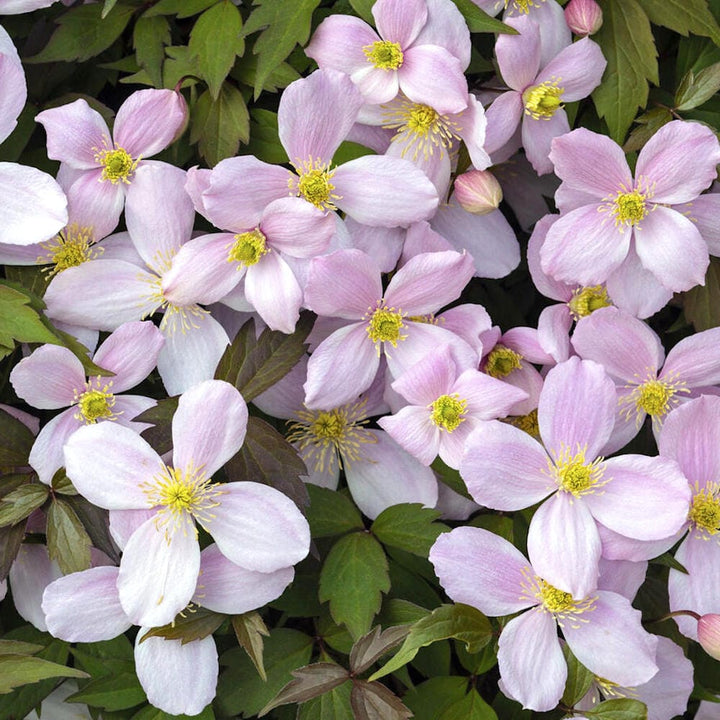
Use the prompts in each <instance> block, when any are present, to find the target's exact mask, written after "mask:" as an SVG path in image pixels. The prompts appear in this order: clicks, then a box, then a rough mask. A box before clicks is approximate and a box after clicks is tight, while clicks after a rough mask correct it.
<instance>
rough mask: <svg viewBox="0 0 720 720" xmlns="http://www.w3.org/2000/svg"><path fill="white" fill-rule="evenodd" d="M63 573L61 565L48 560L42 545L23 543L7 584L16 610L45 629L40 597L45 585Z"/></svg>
mask: <svg viewBox="0 0 720 720" xmlns="http://www.w3.org/2000/svg"><path fill="white" fill-rule="evenodd" d="M61 576H62V572H61V571H60V567H59V566H58V564H57V563H56V562H55V561H54V560H50V557H49V556H48V551H47V547H45V545H37V544H32V545H31V544H29V543H23V544H22V545H21V546H20V550H19V551H18V554H17V557H16V558H15V561H14V562H13V564H12V566H11V567H10V574H9V575H8V578H9V579H10V588H11V589H12V594H13V603H14V605H15V610H17V612H18V615H20V617H21V618H23V620H27V621H28V622H29V623H32V624H33V625H34V626H35V627H36V628H37V629H38V630H42V631H43V632H46V631H47V625H46V624H45V613H44V612H43V610H42V607H41V604H42V597H43V592H44V591H45V588H46V587H47V586H48V585H49V584H50V583H51V582H53V581H54V580H57V579H58V578H59V577H61Z"/></svg>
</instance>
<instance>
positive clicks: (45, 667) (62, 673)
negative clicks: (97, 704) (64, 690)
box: [0, 654, 89, 694]
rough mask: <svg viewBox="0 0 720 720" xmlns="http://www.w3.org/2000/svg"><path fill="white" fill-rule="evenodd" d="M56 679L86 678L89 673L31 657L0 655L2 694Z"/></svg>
mask: <svg viewBox="0 0 720 720" xmlns="http://www.w3.org/2000/svg"><path fill="white" fill-rule="evenodd" d="M56 677H73V678H86V677H89V676H88V674H87V673H84V672H83V671H82V670H76V669H75V668H69V667H65V666H64V665H59V664H58V663H54V662H50V661H49V660H43V659H42V658H39V657H34V656H29V655H20V654H17V655H14V654H7V655H5V654H4V655H0V693H1V694H5V693H9V692H10V691H11V690H12V689H13V688H16V687H19V686H21V685H29V684H31V683H36V682H39V681H40V680H46V679H48V678H56Z"/></svg>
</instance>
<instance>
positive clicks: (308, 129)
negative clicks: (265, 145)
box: [278, 68, 363, 167]
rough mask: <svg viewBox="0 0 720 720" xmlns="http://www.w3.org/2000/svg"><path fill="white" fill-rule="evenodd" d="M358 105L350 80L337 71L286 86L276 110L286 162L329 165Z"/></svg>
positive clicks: (321, 72) (360, 101) (318, 72)
mask: <svg viewBox="0 0 720 720" xmlns="http://www.w3.org/2000/svg"><path fill="white" fill-rule="evenodd" d="M362 104H363V98H362V95H361V94H360V92H359V91H358V89H357V88H356V87H355V85H354V84H353V82H352V80H351V79H350V78H349V77H348V76H347V75H346V74H344V73H342V72H340V71H338V70H333V69H330V68H328V69H325V70H316V71H315V72H314V73H312V74H311V75H309V76H308V77H306V78H303V79H300V80H296V81H295V82H294V83H292V84H290V85H289V86H288V88H287V89H286V90H285V92H283V94H282V97H281V98H280V106H279V107H278V135H279V138H280V143H281V145H282V146H283V147H284V148H285V151H286V152H287V154H288V157H289V158H290V162H292V163H294V164H295V166H296V167H297V166H300V165H302V163H304V162H307V161H309V160H313V161H316V162H317V161H320V162H322V163H328V162H330V160H331V159H332V156H333V155H334V154H335V151H336V150H337V148H338V146H339V145H340V143H341V142H342V141H343V140H344V139H345V136H346V135H347V134H348V132H350V128H351V127H352V126H353V123H354V122H355V119H356V118H357V114H358V111H359V110H360V107H361V105H362Z"/></svg>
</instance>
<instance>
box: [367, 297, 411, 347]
mask: <svg viewBox="0 0 720 720" xmlns="http://www.w3.org/2000/svg"><path fill="white" fill-rule="evenodd" d="M365 317H366V319H367V320H368V324H367V327H366V328H365V330H366V332H367V334H368V337H369V338H370V340H371V341H372V342H373V343H375V345H376V346H377V347H378V350H379V343H381V342H389V343H390V344H391V345H392V346H393V347H397V344H398V341H400V340H404V339H405V338H406V337H407V335H404V334H403V333H402V332H401V330H402V329H403V328H404V327H406V326H405V324H404V323H403V314H402V312H400V311H399V310H395V308H389V307H385V306H383V305H381V306H379V307H377V308H376V309H375V310H370V311H368V314H367V315H366V316H365Z"/></svg>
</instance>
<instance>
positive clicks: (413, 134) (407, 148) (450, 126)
mask: <svg viewBox="0 0 720 720" xmlns="http://www.w3.org/2000/svg"><path fill="white" fill-rule="evenodd" d="M383 127H384V128H386V129H388V130H397V132H396V133H395V135H393V137H392V142H397V143H400V145H401V146H402V148H403V150H402V153H401V155H402V157H405V154H406V153H408V152H412V159H413V160H416V159H417V157H418V155H419V154H420V153H422V155H423V157H424V158H425V159H427V158H428V157H429V156H431V155H432V154H433V153H434V152H435V151H439V153H440V157H442V154H443V152H444V151H445V150H446V149H449V148H450V147H451V145H452V143H453V141H454V140H459V139H460V136H459V135H458V132H459V126H458V124H457V123H456V122H455V121H454V120H451V119H450V118H449V117H448V116H447V115H441V114H440V113H438V112H437V111H436V110H435V109H434V108H432V107H430V106H429V105H422V104H419V103H413V102H410V101H409V100H406V99H403V100H401V101H399V103H398V104H397V105H396V106H395V107H393V108H391V109H389V110H387V111H386V112H385V122H384V124H383Z"/></svg>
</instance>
